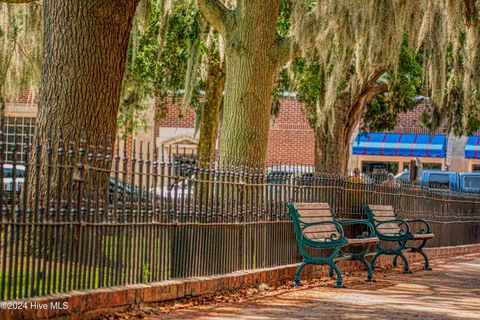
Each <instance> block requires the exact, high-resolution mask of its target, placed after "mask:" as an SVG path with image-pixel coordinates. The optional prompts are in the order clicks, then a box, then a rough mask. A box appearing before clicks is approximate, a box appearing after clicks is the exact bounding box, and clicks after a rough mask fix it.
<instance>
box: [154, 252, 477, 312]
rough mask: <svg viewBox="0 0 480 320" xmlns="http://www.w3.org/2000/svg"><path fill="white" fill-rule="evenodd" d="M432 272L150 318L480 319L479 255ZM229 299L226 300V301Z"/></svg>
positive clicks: (352, 280) (396, 273)
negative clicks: (344, 287)
mask: <svg viewBox="0 0 480 320" xmlns="http://www.w3.org/2000/svg"><path fill="white" fill-rule="evenodd" d="M432 266H433V269H434V271H424V270H420V266H419V265H414V266H413V268H412V269H413V271H414V273H413V274H412V275H404V274H402V273H401V269H399V268H397V269H395V270H390V271H388V272H383V271H382V272H376V279H377V282H375V283H366V282H365V281H364V278H363V275H362V274H361V273H356V274H353V275H352V274H351V275H347V277H346V278H347V281H346V282H345V284H346V285H347V286H348V288H347V289H334V288H332V284H333V282H332V281H331V280H326V279H323V280H321V281H317V282H316V283H315V284H307V285H305V286H303V287H299V288H292V289H290V288H288V287H284V288H283V289H280V290H275V291H270V292H268V293H266V294H264V295H263V296H260V297H259V296H251V297H249V298H246V299H245V301H244V302H240V303H216V304H210V305H205V306H199V307H193V308H188V309H183V310H176V311H171V312H168V313H161V314H156V315H154V314H150V315H148V316H147V317H146V319H150V320H157V319H185V320H186V319H261V320H267V319H371V318H374V319H376V320H377V319H480V255H470V256H465V257H459V258H456V259H448V260H437V261H435V262H434V263H433V265H432ZM227 301H228V300H227Z"/></svg>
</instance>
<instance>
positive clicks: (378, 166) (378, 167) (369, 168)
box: [362, 161, 398, 175]
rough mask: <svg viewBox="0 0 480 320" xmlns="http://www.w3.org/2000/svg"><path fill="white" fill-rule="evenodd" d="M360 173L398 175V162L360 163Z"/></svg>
mask: <svg viewBox="0 0 480 320" xmlns="http://www.w3.org/2000/svg"><path fill="white" fill-rule="evenodd" d="M362 172H363V173H366V174H384V175H386V174H388V173H389V172H391V173H393V174H397V173H398V162H373V161H372V162H371V161H362Z"/></svg>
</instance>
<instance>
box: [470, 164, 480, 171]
mask: <svg viewBox="0 0 480 320" xmlns="http://www.w3.org/2000/svg"><path fill="white" fill-rule="evenodd" d="M472 172H480V164H472Z"/></svg>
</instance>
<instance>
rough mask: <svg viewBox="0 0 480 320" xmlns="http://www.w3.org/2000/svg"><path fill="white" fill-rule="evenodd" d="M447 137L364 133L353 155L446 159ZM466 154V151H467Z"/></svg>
mask: <svg viewBox="0 0 480 320" xmlns="http://www.w3.org/2000/svg"><path fill="white" fill-rule="evenodd" d="M446 151H447V137H446V136H445V135H443V134H437V135H429V134H410V133H367V134H365V133H362V132H360V133H359V134H358V135H357V138H356V139H355V141H354V143H353V148H352V153H353V154H361V155H382V156H405V157H409V156H410V157H436V158H444V157H445V154H446ZM465 152H466V151H465Z"/></svg>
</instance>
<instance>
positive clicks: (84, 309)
mask: <svg viewBox="0 0 480 320" xmlns="http://www.w3.org/2000/svg"><path fill="white" fill-rule="evenodd" d="M425 251H426V252H427V254H428V255H429V257H430V259H431V260H435V259H442V258H447V257H453V256H461V255H467V254H472V253H480V244H475V245H464V246H454V247H439V248H427V249H425ZM407 258H408V259H409V261H410V262H412V263H413V262H419V261H422V257H421V256H420V255H418V254H413V253H407ZM379 259H380V260H379V261H378V264H377V265H378V266H381V267H384V268H389V267H392V258H391V257H388V256H381V257H380V258H379ZM339 266H340V268H341V269H342V271H346V272H351V271H355V270H359V269H360V268H362V266H361V265H359V264H358V263H357V262H355V261H340V262H339ZM296 267H297V264H294V265H287V266H281V267H275V268H266V269H255V270H249V271H238V272H234V273H230V274H224V275H218V276H212V277H201V278H192V279H180V280H175V281H164V282H159V283H151V284H139V285H128V286H121V287H112V288H106V289H95V290H88V291H71V292H69V293H66V294H56V295H51V296H46V297H40V298H35V299H30V300H28V301H27V307H29V309H28V310H5V309H4V308H3V309H2V310H0V319H2V320H17V319H89V318H92V317H94V316H95V315H99V314H105V313H111V312H113V311H116V310H118V311H121V310H125V309H128V308H135V307H138V306H139V305H140V304H148V303H155V302H162V301H167V300H173V299H180V298H183V297H186V296H200V295H204V294H211V293H215V292H220V291H224V290H232V289H237V288H241V287H248V286H254V285H256V284H258V283H272V282H277V281H284V280H289V279H293V275H294V273H295V268H296ZM326 274H327V269H326V267H321V266H307V267H306V268H305V269H304V271H302V278H304V279H306V278H308V277H310V278H315V277H321V276H325V275H326ZM7 303H10V302H7ZM11 303H14V302H11ZM52 303H53V304H55V303H56V305H57V306H67V304H68V308H65V309H54V308H53V307H52V306H53V305H52ZM64 303H66V304H64Z"/></svg>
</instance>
